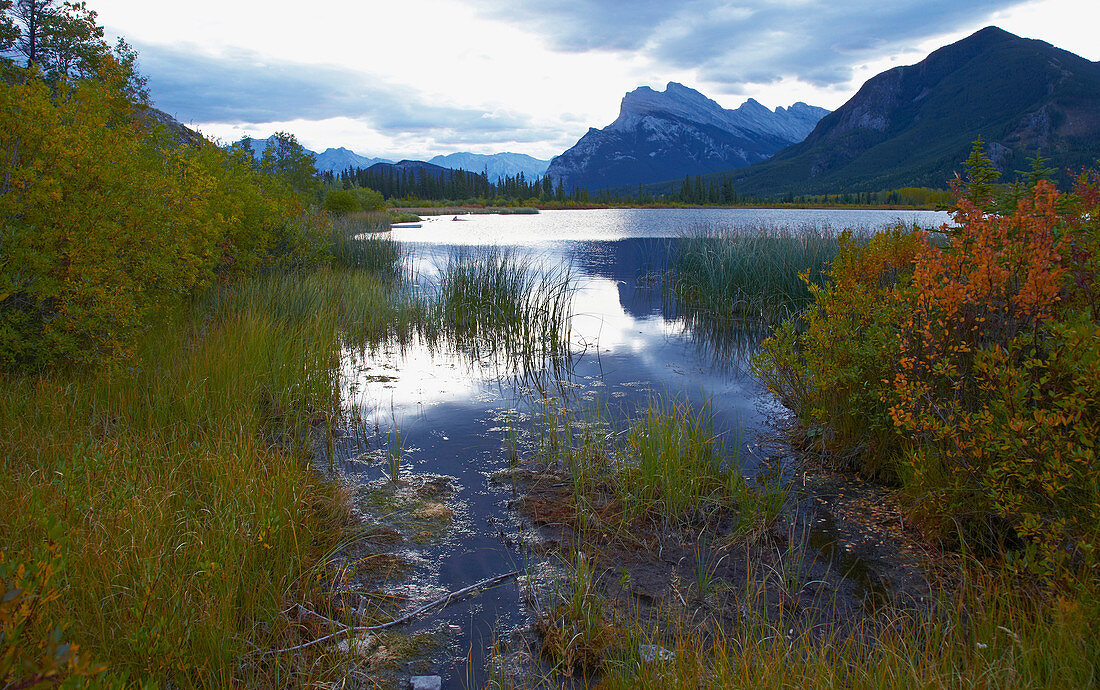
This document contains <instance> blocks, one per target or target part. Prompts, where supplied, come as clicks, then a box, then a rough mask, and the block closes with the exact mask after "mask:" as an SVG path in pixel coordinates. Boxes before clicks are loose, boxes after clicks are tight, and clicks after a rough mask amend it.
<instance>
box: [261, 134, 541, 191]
mask: <svg viewBox="0 0 1100 690" xmlns="http://www.w3.org/2000/svg"><path fill="white" fill-rule="evenodd" d="M268 141H269V140H268V139H251V142H252V155H253V156H255V157H256V158H259V157H260V156H262V155H263V152H264V150H265V149H267V144H268ZM306 150H307V151H308V152H309V153H310V154H311V155H312V156H313V161H314V165H316V166H317V170H318V171H320V172H334V173H338V172H340V171H342V170H347V169H348V168H363V169H366V168H369V167H371V166H373V165H375V164H377V163H394V161H392V160H390V159H388V158H370V157H368V156H361V155H359V154H358V153H355V152H354V151H351V150H350V149H346V148H343V147H341V148H338V149H334V148H329V149H325V150H324V151H323V152H321V153H316V152H314V151H309V149H306ZM416 162H423V161H408V160H406V161H401V163H403V164H411V163H416ZM426 163H429V164H431V165H433V166H438V167H441V168H449V169H452V170H466V171H468V172H474V173H482V172H483V173H486V174H487V175H488V177H489V181H491V182H496V181H497V179H498V178H501V177H506V176H512V177H515V176H517V175H519V174H520V173H523V175H524V177H526V178H527V179H533V178H536V177H541V176H542V175H543V174H544V173H545V172H546V166H548V165H550V161H544V160H539V159H538V158H532V157H531V156H528V155H525V154H522V153H495V154H492V155H488V154H481V153H451V154H447V155H445V156H435V157H434V158H432V159H431V160H429V161H426ZM406 167H407V166H406Z"/></svg>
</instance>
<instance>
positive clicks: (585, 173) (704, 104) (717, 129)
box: [547, 82, 828, 189]
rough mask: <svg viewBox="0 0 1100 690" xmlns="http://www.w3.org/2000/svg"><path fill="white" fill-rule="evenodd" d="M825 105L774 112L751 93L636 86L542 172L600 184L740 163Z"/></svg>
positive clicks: (780, 143) (813, 118) (804, 126)
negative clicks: (713, 94)
mask: <svg viewBox="0 0 1100 690" xmlns="http://www.w3.org/2000/svg"><path fill="white" fill-rule="evenodd" d="M827 112H828V111H827V110H824V109H823V108H816V107H813V106H809V105H806V104H805V103H796V104H794V105H793V106H791V107H790V108H776V109H775V111H774V112H773V111H771V110H768V109H767V108H765V107H764V106H762V105H760V104H759V103H757V102H756V101H755V100H753V99H751V98H750V99H749V100H748V101H746V102H745V103H744V104H743V105H741V107H739V108H737V109H735V110H726V109H725V108H723V107H722V106H720V105H718V104H717V103H715V102H714V101H712V100H711V99H709V98H707V97H706V96H704V95H703V94H701V93H699V92H698V91H695V90H694V89H689V88H687V87H686V86H683V85H681V84H677V83H676V82H669V84H668V86H667V87H666V88H665V90H664V91H654V90H653V89H651V88H649V87H647V86H643V87H641V88H638V89H635V90H634V91H631V92H630V93H628V94H626V96H624V97H623V101H622V105H621V107H620V110H619V117H618V118H617V119H616V120H615V121H614V122H613V123H611V124H610V125H608V126H607V127H606V128H604V129H602V130H598V129H594V128H593V129H589V130H588V133H587V134H585V135H584V136H583V137H581V139H580V141H578V142H577V143H576V144H575V145H574V146H573V147H572V148H570V149H569V150H568V151H566V152H565V153H563V154H561V155H560V156H557V157H556V158H554V159H553V160H552V161H551V162H550V167H549V168H548V169H547V175H549V176H550V177H551V178H553V179H554V180H555V182H557V181H559V180H560V181H561V182H563V183H564V184H565V186H566V187H567V188H568V187H573V186H576V187H585V188H588V189H599V188H603V187H615V186H619V185H631V184H642V183H647V182H655V181H658V180H667V179H671V178H674V177H680V176H683V175H687V174H690V175H697V174H703V173H709V172H714V171H717V170H727V169H729V168H736V167H742V166H747V165H750V164H751V163H755V162H757V161H760V160H764V159H766V158H768V157H770V156H771V155H772V154H774V153H775V152H776V151H779V150H780V149H782V148H783V147H785V146H788V145H789V144H792V143H794V142H796V141H801V140H802V138H803V137H805V136H806V135H807V134H808V133H809V132H810V130H812V129H813V127H814V125H815V124H817V122H818V120H820V119H821V117H822V116H824V115H825V114H826V113H827Z"/></svg>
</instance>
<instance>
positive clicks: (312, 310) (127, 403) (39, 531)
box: [0, 244, 417, 687]
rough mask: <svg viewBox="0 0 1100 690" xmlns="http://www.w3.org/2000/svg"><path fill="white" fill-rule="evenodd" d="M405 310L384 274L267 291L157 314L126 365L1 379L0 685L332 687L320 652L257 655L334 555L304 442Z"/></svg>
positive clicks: (286, 632)
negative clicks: (354, 361) (84, 676)
mask: <svg viewBox="0 0 1100 690" xmlns="http://www.w3.org/2000/svg"><path fill="white" fill-rule="evenodd" d="M391 250H392V247H390V246H387V245H385V244H378V245H372V246H370V247H369V248H366V249H365V250H364V249H363V248H360V249H359V250H358V251H357V252H356V251H354V250H353V251H352V252H351V253H353V254H356V253H357V255H358V257H359V258H358V259H357V262H359V263H371V262H375V263H384V261H385V259H384V257H385V255H387V253H390V251H391ZM379 254H381V257H380V256H379ZM371 255H374V258H373V259H372V258H370V256H371ZM390 273H391V274H392V270H391V271H390ZM416 309H417V307H416V305H415V303H414V302H412V301H411V299H410V298H408V297H407V296H406V295H405V294H404V293H403V292H402V291H401V290H400V289H399V288H398V287H397V283H395V282H394V281H393V279H392V275H386V272H385V271H382V272H368V271H362V270H356V271H349V270H347V269H321V270H318V271H315V272H311V273H307V274H272V275H269V276H267V277H255V278H252V279H246V280H243V281H242V282H240V283H238V284H236V285H234V286H232V287H224V288H216V289H212V290H210V291H209V292H207V293H206V294H204V295H202V296H200V297H198V298H196V299H195V300H193V302H192V303H191V304H190V305H186V306H181V307H179V308H177V309H175V310H173V311H172V312H170V313H164V314H161V316H160V317H159V318H158V319H157V320H156V322H155V323H154V324H153V325H152V326H151V327H150V328H148V329H147V330H146V332H145V333H144V334H143V336H142V337H141V339H140V340H139V342H138V344H137V345H136V348H135V356H134V358H133V359H132V361H131V362H129V363H128V364H126V365H124V366H117V367H114V368H103V369H99V370H96V371H93V372H72V373H70V372H65V371H42V372H39V373H37V374H22V375H15V374H5V375H3V379H2V381H3V389H4V391H5V395H4V396H3V397H2V398H0V455H2V456H3V458H4V466H5V472H4V474H3V476H2V478H0V532H2V533H3V534H4V535H5V539H4V550H3V552H2V556H0V558H2V561H0V567H2V568H3V570H4V575H5V578H4V580H5V582H6V583H7V584H8V594H7V596H8V597H9V599H10V598H12V597H14V599H13V601H14V602H15V604H16V606H14V607H6V608H5V609H4V610H3V616H2V617H0V621H2V623H3V632H4V636H3V637H0V652H3V653H4V654H5V657H4V661H5V662H7V661H9V660H11V659H14V660H15V662H16V666H15V667H14V668H9V669H3V668H0V671H3V672H0V677H7V676H8V673H9V672H14V673H15V677H17V678H21V679H23V680H27V679H34V678H43V679H45V678H48V677H49V676H50V674H52V673H59V674H60V676H59V677H64V675H66V674H67V673H69V672H72V671H76V672H79V673H93V672H94V674H95V675H94V682H95V684H97V685H111V684H121V685H130V684H135V683H137V684H141V683H144V682H145V681H147V680H151V681H154V682H156V683H158V684H170V685H174V686H177V687H194V686H207V687H209V686H217V687H225V686H230V685H235V684H242V683H243V684H258V685H285V684H291V685H298V684H308V683H311V682H314V681H321V680H324V679H326V678H330V677H332V676H333V675H334V671H333V669H334V668H337V666H338V664H337V663H336V662H337V661H338V659H334V658H332V657H333V655H334V652H333V651H332V649H331V648H328V649H318V650H308V651H307V652H305V653H302V654H290V655H286V654H283V655H272V656H264V655H263V652H264V651H265V650H270V649H273V648H276V647H283V646H288V643H294V642H295V641H296V640H297V637H298V632H297V629H296V628H295V626H294V625H293V623H292V621H290V620H289V619H288V618H287V616H286V615H285V613H284V611H286V609H287V607H288V606H289V605H290V604H292V603H294V602H309V601H311V600H312V599H314V598H315V597H318V596H320V595H321V594H322V592H323V590H324V589H325V587H326V585H327V583H328V580H329V577H328V574H327V573H326V563H327V560H328V557H329V555H330V554H331V553H332V552H333V551H334V550H335V549H336V548H337V547H338V545H339V544H340V543H341V541H342V540H344V539H346V538H348V533H347V531H346V529H347V527H348V525H349V523H348V517H347V514H346V512H345V511H346V508H345V505H344V502H343V500H342V497H341V495H340V491H339V489H338V488H337V486H336V485H334V484H333V483H331V482H329V481H327V480H325V479H323V478H322V477H320V476H319V475H317V474H316V473H315V472H314V471H312V470H311V468H310V463H309V454H308V450H307V448H308V435H309V433H310V430H311V428H312V427H313V426H314V425H316V424H318V423H320V422H321V421H323V420H324V419H325V418H326V417H331V416H333V415H336V414H338V412H339V398H338V388H337V383H338V382H337V373H336V372H337V370H336V366H335V365H336V363H337V361H338V355H339V350H340V347H341V346H343V345H346V344H349V343H355V342H363V341H364V340H369V339H377V338H380V337H383V336H384V335H385V334H387V333H390V332H392V331H393V330H394V329H395V328H397V327H400V325H401V324H403V323H410V322H412V321H413V320H414V319H415V318H416V317H415V314H416ZM9 599H5V603H6V604H7V602H8V601H9ZM70 644H71V646H70ZM7 655H11V656H7ZM20 665H24V666H23V667H22V668H20Z"/></svg>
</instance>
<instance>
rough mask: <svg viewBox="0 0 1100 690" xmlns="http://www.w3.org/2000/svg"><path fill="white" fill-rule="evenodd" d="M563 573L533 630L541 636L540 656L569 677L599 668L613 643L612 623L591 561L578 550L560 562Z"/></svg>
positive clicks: (613, 626) (613, 628) (557, 670)
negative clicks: (599, 590)
mask: <svg viewBox="0 0 1100 690" xmlns="http://www.w3.org/2000/svg"><path fill="white" fill-rule="evenodd" d="M562 572H563V577H562V579H560V580H559V581H558V582H557V583H556V584H555V585H554V586H553V588H552V589H551V592H550V596H549V603H548V605H547V606H546V607H545V608H544V609H543V610H542V611H541V612H540V614H539V616H538V620H537V621H536V622H535V628H536V629H537V630H538V632H539V634H541V635H542V639H543V645H542V654H543V657H544V658H546V660H547V661H549V662H550V663H551V664H552V666H553V668H554V670H555V671H556V672H559V673H561V674H562V675H564V676H567V677H569V676H572V675H573V674H574V673H575V672H581V673H590V672H592V671H595V670H596V669H598V668H600V666H601V665H602V664H603V661H604V657H605V653H606V651H607V650H608V649H609V648H610V647H611V646H612V645H614V644H615V635H614V630H615V621H614V620H613V619H612V618H611V616H610V615H609V613H610V609H609V608H608V606H607V603H606V602H605V601H604V599H603V597H601V596H600V594H599V592H598V589H597V582H596V568H595V563H594V562H593V560H592V559H591V558H589V557H588V556H586V555H585V554H584V553H583V552H582V551H577V552H576V553H575V554H574V555H573V557H572V558H568V559H563V561H562Z"/></svg>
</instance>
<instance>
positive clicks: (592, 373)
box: [332, 209, 950, 687]
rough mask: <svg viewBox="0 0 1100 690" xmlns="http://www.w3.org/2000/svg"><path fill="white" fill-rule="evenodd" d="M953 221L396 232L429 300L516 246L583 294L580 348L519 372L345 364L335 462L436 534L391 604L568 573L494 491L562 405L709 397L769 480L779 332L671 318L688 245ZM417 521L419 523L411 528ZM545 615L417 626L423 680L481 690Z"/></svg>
mask: <svg viewBox="0 0 1100 690" xmlns="http://www.w3.org/2000/svg"><path fill="white" fill-rule="evenodd" d="M949 220H950V218H949V216H948V215H947V214H946V213H939V212H921V211H918V212H905V211H901V212H899V211H879V210H769V209H644V210H632V209H600V210H582V211H545V212H542V213H539V214H537V215H467V216H462V217H461V220H457V221H456V220H452V217H451V216H445V217H436V218H428V219H425V220H424V221H423V227H421V228H408V229H400V230H394V231H392V236H393V237H394V238H395V239H397V240H399V241H400V242H401V243H402V244H403V245H404V246H405V248H406V249H407V251H408V255H409V256H408V260H409V262H410V265H411V266H412V270H413V272H414V274H415V275H416V280H417V281H418V283H419V284H420V285H422V286H423V289H431V287H432V286H433V284H434V282H435V281H436V279H437V278H438V276H439V273H440V270H441V267H442V266H443V265H445V264H446V262H447V260H448V257H450V256H453V255H454V253H455V252H461V251H470V249H471V246H472V245H478V246H487V245H493V246H502V247H507V248H509V250H510V251H512V252H514V256H515V257H517V259H518V260H520V261H521V262H523V264H524V265H526V266H527V267H529V269H530V270H532V271H539V270H568V271H569V272H570V274H571V277H572V283H573V285H574V287H575V292H574V298H573V307H572V319H571V324H570V329H569V333H568V345H567V347H566V348H565V350H566V351H555V352H551V353H546V354H545V356H543V357H535V358H525V359H517V358H515V357H511V356H509V355H508V354H507V353H505V352H503V350H501V349H499V348H493V347H492V346H491V345H492V344H491V343H489V344H486V346H484V347H480V348H477V347H475V348H471V347H469V346H464V345H459V344H454V345H452V346H448V345H447V344H446V343H444V344H440V343H439V342H433V343H427V342H423V341H421V340H417V339H414V340H413V341H411V342H403V343H397V342H394V343H389V344H386V345H384V346H382V347H380V348H377V349H374V350H370V351H357V350H349V351H348V352H346V353H345V355H344V358H343V363H342V374H343V386H344V389H343V393H344V402H345V405H346V406H348V407H349V409H352V410H354V412H355V414H356V415H357V418H358V419H357V422H356V423H355V424H354V425H352V426H350V427H349V428H347V429H344V430H343V431H342V433H341V434H339V435H338V437H337V438H336V440H335V443H334V446H333V448H334V451H335V452H334V454H333V456H332V458H333V460H334V462H335V464H336V465H337V466H338V468H339V470H340V472H341V474H342V475H343V477H344V478H345V479H346V480H347V481H348V482H349V483H350V484H351V485H352V486H353V487H355V488H356V491H357V496H359V499H360V500H362V501H364V504H365V505H367V504H370V505H372V506H374V507H375V508H377V505H378V504H379V502H380V501H381V503H382V504H384V505H386V506H387V510H389V511H390V512H389V515H390V517H389V518H387V520H383V521H382V522H383V523H385V524H384V526H386V527H387V528H389V527H394V526H395V525H396V526H397V527H400V528H401V529H406V530H407V528H408V525H409V524H411V523H415V524H414V527H415V528H416V529H421V530H422V532H421V534H422V535H423V539H419V540H418V539H412V540H410V539H407V538H406V539H405V540H404V541H403V542H402V543H401V544H399V545H398V546H396V547H394V548H393V549H391V550H396V551H397V553H399V555H400V556H401V557H402V558H403V559H404V560H405V562H406V567H405V568H404V569H403V572H404V573H405V574H406V576H405V577H395V578H394V579H393V581H392V582H391V583H388V584H387V585H386V589H387V591H388V592H390V593H392V594H393V595H395V596H400V597H404V598H405V603H404V604H403V606H402V608H404V609H410V608H412V607H414V606H417V605H420V604H423V603H426V602H428V601H431V600H433V599H435V598H437V597H439V596H441V595H443V594H445V593H447V592H450V591H455V590H458V589H461V588H463V587H466V586H468V585H470V584H473V583H475V582H478V581H480V580H483V579H486V578H490V577H493V576H496V575H500V574H502V573H507V572H511V571H514V570H521V571H525V572H528V573H530V574H531V576H532V577H548V576H550V575H551V574H552V572H553V570H554V563H553V562H552V561H553V559H549V560H548V559H546V558H545V557H543V556H538V555H533V552H532V547H531V545H532V544H533V543H534V542H535V541H537V540H536V538H535V535H534V530H533V528H532V527H531V526H530V525H528V524H526V523H525V522H524V521H523V520H522V519H521V518H520V516H519V515H518V514H517V512H516V511H515V510H513V509H512V508H511V506H512V502H513V501H514V499H515V498H516V496H515V494H514V492H513V489H512V487H511V485H509V484H508V483H507V482H501V481H499V480H497V479H496V478H494V475H495V474H496V473H497V472H499V471H500V470H502V469H505V468H507V467H508V466H509V463H510V462H511V461H512V460H513V459H514V457H515V456H516V455H518V456H519V457H520V458H524V457H526V455H527V454H528V453H529V452H530V448H531V446H532V443H533V441H532V437H533V435H534V434H535V433H536V431H535V430H536V428H537V426H538V424H539V423H540V422H539V420H540V418H541V416H542V414H543V411H544V410H546V409H547V405H548V402H547V401H554V404H556V405H567V406H569V407H570V408H571V409H574V410H581V411H585V410H587V411H593V412H595V411H597V410H598V411H599V412H600V414H601V416H603V417H605V418H610V419H611V420H613V421H614V420H616V419H618V420H621V419H623V418H624V417H625V416H627V415H629V414H630V413H631V412H633V411H635V410H637V409H638V408H640V407H644V406H647V405H648V404H649V403H650V402H651V401H652V400H654V399H655V398H656V397H664V398H675V399H677V400H681V401H687V402H690V403H692V404H694V405H699V404H702V403H703V402H704V401H709V402H710V403H711V404H712V405H713V408H714V414H715V422H716V427H717V429H718V430H719V432H720V433H723V434H726V435H727V437H728V440H729V443H730V445H731V447H737V448H740V462H741V465H742V468H743V471H744V472H745V473H746V474H749V475H752V474H753V473H755V472H756V471H757V470H758V469H759V467H760V463H761V460H762V458H761V457H759V452H760V451H759V449H758V445H757V444H758V441H759V439H760V438H761V437H762V436H764V435H766V434H767V433H768V432H769V430H770V429H771V428H772V425H774V424H775V423H776V422H777V421H778V420H781V419H783V418H784V417H785V415H786V414H787V412H786V410H785V409H784V408H783V407H782V406H781V405H780V404H778V403H777V402H776V401H775V400H774V399H773V398H772V397H771V396H770V395H769V394H768V393H767V392H766V391H765V390H763V388H762V387H761V385H760V384H759V383H758V382H757V381H756V379H755V378H754V377H753V376H752V375H751V373H750V371H749V358H750V357H751V355H752V353H753V351H754V348H755V346H756V344H757V343H758V342H759V338H760V337H762V335H763V333H762V332H749V333H748V334H747V335H746V334H744V333H742V334H741V335H740V336H731V335H728V334H722V333H716V332H714V331H713V330H708V329H701V328H699V327H698V325H697V324H694V323H693V322H692V321H691V320H690V319H685V318H684V316H683V315H682V314H679V313H677V310H676V309H675V308H672V307H670V304H669V300H668V299H667V296H666V294H665V292H664V291H663V290H662V289H661V287H660V284H659V281H656V280H654V276H657V275H660V274H661V273H662V271H663V264H664V259H665V257H666V256H667V255H668V253H669V251H671V250H672V249H673V248H674V247H675V245H676V243H677V242H679V241H680V238H682V236H684V235H685V234H687V233H693V232H698V231H700V230H701V229H705V228H709V229H719V228H749V229H751V228H754V227H761V226H764V227H791V228H795V229H797V228H802V227H807V226H812V227H815V228H817V229H819V230H823V231H826V232H839V231H840V230H843V229H845V228H859V229H863V230H873V229H876V228H882V227H885V226H887V225H890V224H893V223H896V222H899V221H900V222H904V223H906V224H917V225H920V226H922V227H926V228H936V227H939V226H940V225H941V224H943V223H945V222H948V221H949ZM387 448H389V449H390V450H393V449H394V448H396V449H397V451H398V454H399V456H400V474H401V477H402V479H404V480H406V481H407V482H408V483H409V484H408V486H412V487H417V486H428V485H429V484H430V486H433V487H436V488H438V487H439V482H440V481H443V482H444V483H445V484H446V485H447V490H446V491H445V492H442V493H441V494H439V493H438V492H437V493H436V494H432V500H433V501H434V500H436V499H437V498H438V501H439V503H442V504H443V505H444V506H445V511H446V516H445V519H443V520H441V521H440V522H439V523H438V524H436V523H431V521H430V520H427V521H425V520H421V519H420V518H418V517H416V516H417V515H420V514H424V515H429V514H430V511H427V510H426V509H425V507H424V504H423V502H422V501H421V502H419V503H417V502H409V503H404V504H403V503H401V502H400V501H399V500H397V499H396V498H395V497H394V496H391V495H389V494H386V493H385V492H387V491H390V489H387V488H386V487H387V486H390V483H389V482H387V477H388V476H389V472H390V471H391V470H392V468H390V467H389V466H388V464H387V462H386V460H385V459H383V458H384V457H385V455H386V453H385V452H384V451H385V449H387ZM438 477H444V478H446V479H445V480H439V479H438ZM431 482H434V483H431ZM437 494H438V495H437ZM380 496H381V498H380ZM418 500H419V499H418ZM372 502H373V503H372ZM432 505H433V506H436V507H435V508H433V510H436V511H437V513H438V511H439V510H442V509H440V508H438V506H437V504H436V503H432ZM365 512H368V513H369V512H370V511H369V510H366V509H365ZM376 512H377V510H376ZM406 513H407V514H408V515H412V516H413V517H410V518H408V520H406V522H404V523H402V522H401V520H402V519H404V518H403V517H402V516H403V515H405V514H406ZM395 516H396V517H395ZM418 520H419V521H418ZM398 523H400V524H398ZM428 523H431V524H428ZM426 524H427V525H428V527H430V528H431V529H428V528H426V527H425V525H426ZM527 606H528V604H527V603H526V601H525V598H524V596H522V592H521V589H520V587H519V586H518V585H517V584H516V583H510V584H507V585H505V586H502V587H499V588H497V589H494V590H492V591H489V592H486V593H484V594H481V595H480V596H477V597H475V598H473V599H470V600H468V601H466V602H463V603H461V604H458V605H456V606H453V607H450V608H448V609H447V610H446V611H444V612H443V613H442V614H441V615H437V616H434V617H429V618H426V619H425V620H423V621H422V622H419V623H417V624H415V625H414V626H413V631H412V632H414V633H416V632H425V633H429V634H430V635H431V636H432V639H433V641H434V644H435V645H436V646H435V647H434V648H433V651H431V652H428V653H426V659H425V660H421V661H420V662H418V666H415V667H410V669H409V672H410V673H415V672H430V673H434V674H440V675H442V676H443V678H444V684H445V687H461V686H463V685H465V684H467V683H469V684H471V685H481V684H482V681H483V680H484V667H485V663H486V653H487V650H488V648H489V646H490V645H491V644H492V642H493V641H494V640H498V639H505V638H507V637H508V636H509V635H511V634H512V633H513V632H516V631H519V630H523V629H525V628H527V627H528V626H529V624H530V612H529V611H528V610H527Z"/></svg>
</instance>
